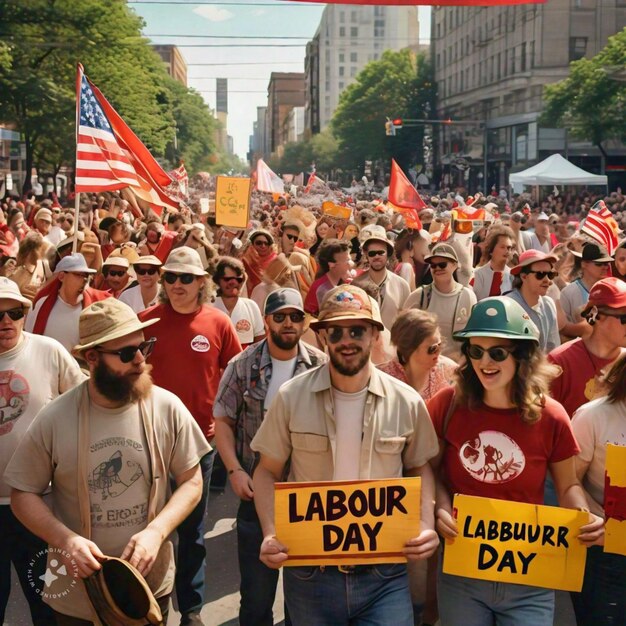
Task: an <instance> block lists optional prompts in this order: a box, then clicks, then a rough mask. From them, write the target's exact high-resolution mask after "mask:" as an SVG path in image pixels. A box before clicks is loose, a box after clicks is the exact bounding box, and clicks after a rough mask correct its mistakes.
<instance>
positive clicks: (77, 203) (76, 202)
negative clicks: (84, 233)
mask: <svg viewBox="0 0 626 626" xmlns="http://www.w3.org/2000/svg"><path fill="white" fill-rule="evenodd" d="M75 195H76V197H75V198H74V239H73V241H72V254H76V252H78V216H79V214H80V212H79V209H78V207H79V206H80V191H79V192H78V193H77V194H75Z"/></svg>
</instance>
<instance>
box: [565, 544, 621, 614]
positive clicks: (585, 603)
mask: <svg viewBox="0 0 626 626" xmlns="http://www.w3.org/2000/svg"><path fill="white" fill-rule="evenodd" d="M570 595H571V597H572V604H573V605H574V613H576V623H577V624H578V626H599V625H600V624H602V626H618V625H619V626H623V624H626V556H622V555H620V554H611V553H609V552H604V551H603V550H602V547H601V546H591V548H589V549H588V550H587V563H586V565H585V579H584V582H583V588H582V589H581V591H580V593H572V594H570Z"/></svg>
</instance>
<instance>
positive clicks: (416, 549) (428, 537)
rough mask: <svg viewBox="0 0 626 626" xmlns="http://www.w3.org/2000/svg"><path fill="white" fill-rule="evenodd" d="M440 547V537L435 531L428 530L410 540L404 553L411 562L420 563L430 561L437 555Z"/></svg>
mask: <svg viewBox="0 0 626 626" xmlns="http://www.w3.org/2000/svg"><path fill="white" fill-rule="evenodd" d="M438 546H439V535H437V533H436V532H435V531H434V530H432V529H430V528H428V529H426V530H423V531H422V532H421V533H420V534H419V535H418V536H417V537H414V538H413V539H409V540H408V541H407V542H406V546H405V548H404V550H403V551H402V552H404V554H405V555H406V558H407V559H409V560H410V561H420V560H423V559H428V558H429V557H431V556H432V555H433V554H435V551H436V550H437V547H438Z"/></svg>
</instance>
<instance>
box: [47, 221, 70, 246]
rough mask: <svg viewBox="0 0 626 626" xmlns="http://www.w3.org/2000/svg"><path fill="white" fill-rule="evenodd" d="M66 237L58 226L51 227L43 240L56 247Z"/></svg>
mask: <svg viewBox="0 0 626 626" xmlns="http://www.w3.org/2000/svg"><path fill="white" fill-rule="evenodd" d="M66 237H67V235H66V234H65V231H64V230H63V229H62V228H61V227H60V226H52V227H51V228H50V231H49V232H48V234H47V235H46V236H45V237H44V239H45V240H46V241H48V242H50V243H51V244H52V245H53V246H58V245H59V244H60V243H61V242H62V241H63V240H64V239H65V238H66Z"/></svg>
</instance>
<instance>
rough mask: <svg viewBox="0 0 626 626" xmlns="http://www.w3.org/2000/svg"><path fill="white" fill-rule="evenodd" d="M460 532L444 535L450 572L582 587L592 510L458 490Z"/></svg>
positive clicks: (569, 588) (575, 588) (574, 588)
mask: <svg viewBox="0 0 626 626" xmlns="http://www.w3.org/2000/svg"><path fill="white" fill-rule="evenodd" d="M454 508H455V509H456V513H457V524H458V529H459V534H458V536H457V537H456V539H454V540H452V541H450V540H446V545H445V549H444V559H443V571H444V572H445V573H446V574H456V575H457V576H467V577H469V578H479V579H481V580H492V581H496V582H508V583H517V584H521V585H533V586H535V587H547V588H548V589H563V590H565V591H580V590H581V588H582V584H583V576H584V573H585V560H586V558H587V548H586V547H585V546H583V545H582V544H581V543H580V542H579V541H578V539H576V537H577V535H578V534H579V532H580V527H581V526H584V525H585V524H587V523H588V522H589V515H588V514H587V513H585V512H583V511H577V510H574V509H562V508H559V507H554V506H540V505H535V504H524V503H521V502H509V501H506V500H495V499H492V498H479V497H475V496H464V495H456V496H455V497H454Z"/></svg>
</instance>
